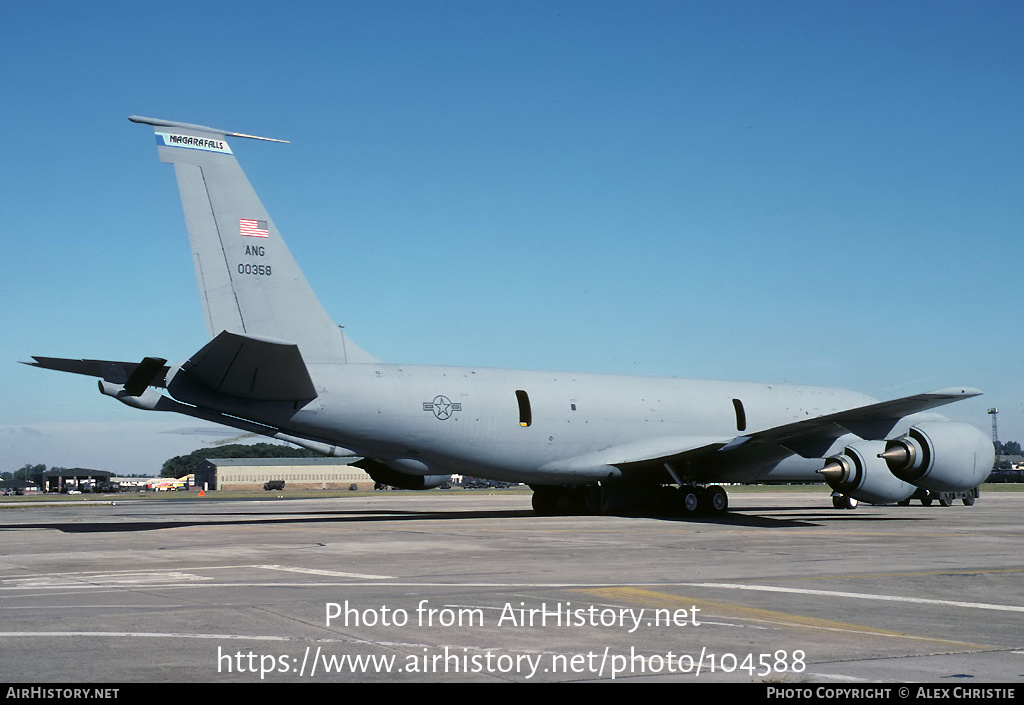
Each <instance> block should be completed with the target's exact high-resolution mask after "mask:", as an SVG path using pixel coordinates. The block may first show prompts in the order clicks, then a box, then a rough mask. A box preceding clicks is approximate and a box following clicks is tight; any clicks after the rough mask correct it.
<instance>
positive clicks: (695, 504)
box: [681, 487, 701, 515]
mask: <svg viewBox="0 0 1024 705" xmlns="http://www.w3.org/2000/svg"><path fill="white" fill-rule="evenodd" d="M682 493H683V494H682V497H681V499H682V502H681V504H682V507H683V513H684V514H687V515H689V514H696V513H697V510H698V509H700V504H701V502H700V495H699V494H698V493H697V490H695V489H694V488H692V487H684V488H683V489H682Z"/></svg>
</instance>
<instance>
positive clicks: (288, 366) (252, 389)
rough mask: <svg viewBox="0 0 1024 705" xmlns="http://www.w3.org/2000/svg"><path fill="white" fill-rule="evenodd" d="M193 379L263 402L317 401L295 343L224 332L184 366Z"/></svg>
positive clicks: (217, 390)
mask: <svg viewBox="0 0 1024 705" xmlns="http://www.w3.org/2000/svg"><path fill="white" fill-rule="evenodd" d="M181 369H182V371H184V372H185V373H186V374H187V375H188V376H189V377H191V378H192V379H193V380H195V381H196V382H198V383H199V384H201V385H202V386H204V387H206V388H207V389H209V390H211V391H214V392H217V393H219V394H227V395H229V396H233V397H240V398H242V399H259V400H261V401H308V400H310V399H315V398H316V389H315V388H314V387H313V380H312V379H310V377H309V370H307V369H306V363H305V362H304V361H303V359H302V354H301V353H300V352H299V347H298V346H297V345H295V344H293V343H281V342H277V341H272V340H263V339H259V338H252V337H248V336H244V335H239V334H237V333H229V332H228V331H223V332H221V333H220V335H218V336H217V337H216V338H214V339H213V340H211V341H210V342H209V343H207V344H206V345H205V346H204V347H203V348H202V350H200V351H199V352H197V353H196V354H195V355H193V356H192V357H191V358H189V360H188V362H186V363H185V364H184V365H182V368H181Z"/></svg>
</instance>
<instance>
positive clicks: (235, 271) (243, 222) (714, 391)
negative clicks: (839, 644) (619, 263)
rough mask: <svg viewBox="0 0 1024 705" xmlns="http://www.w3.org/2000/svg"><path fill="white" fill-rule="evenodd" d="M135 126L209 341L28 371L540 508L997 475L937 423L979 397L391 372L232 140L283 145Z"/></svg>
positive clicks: (941, 483) (679, 507) (414, 368)
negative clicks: (148, 144)
mask: <svg viewBox="0 0 1024 705" xmlns="http://www.w3.org/2000/svg"><path fill="white" fill-rule="evenodd" d="M129 119H130V120H131V121H132V122H136V123H142V124H146V125H151V126H153V128H154V131H155V134H156V142H157V151H158V153H159V156H160V160H161V161H163V162H166V163H170V164H173V165H174V171H175V175H176V176H177V181H178V188H179V191H180V194H181V201H182V205H183V207H184V211H185V223H186V225H187V227H188V234H189V239H190V241H191V245H192V254H193V260H194V264H195V270H196V278H197V280H198V283H199V291H200V294H201V297H202V303H203V310H204V312H205V315H206V326H207V331H208V333H209V342H208V343H207V344H206V345H205V346H203V347H202V348H201V349H200V350H199V351H198V352H196V353H195V354H194V355H193V356H192V357H190V358H189V359H188V360H186V361H184V362H182V363H180V364H173V365H168V364H167V361H166V360H165V359H163V358H158V357H147V358H144V359H143V360H141V361H140V362H116V361H106V360H73V359H63V358H49V357H34V360H35V362H32V363H27V364H31V365H35V366H37V367H44V368H48V369H53V370H60V371H64V372H73V373H77V374H84V375H90V376H94V377H98V378H100V381H99V388H100V391H101V392H102V393H103V394H106V395H108V396H112V397H114V398H115V399H118V400H119V401H121V402H123V403H125V404H127V405H129V406H132V407H135V408H138V409H145V410H152V411H172V412H177V413H179V414H185V415H187V416H192V417H195V418H199V419H204V420H207V421H212V422H216V423H219V424H224V425H226V426H230V427H233V428H236V429H241V430H244V431H248V432H255V433H259V434H262V435H264V436H269V437H271V438H276V439H279V440H283V441H288V442H290V443H294V444H297V445H299V446H303V447H305V448H311V449H313V450H316V451H319V452H321V453H324V454H325V455H331V456H338V457H345V458H350V459H351V461H352V464H354V465H357V466H359V467H362V468H363V469H365V470H366V471H367V472H368V473H369V474H370V475H371V476H372V477H373V478H374V479H375V480H377V481H379V482H383V483H386V484H389V485H393V486H398V487H402V488H407V489H427V488H431V487H436V486H438V485H440V484H442V483H443V482H446V481H447V480H448V479H449V477H450V475H451V473H464V474H467V475H472V476H474V477H481V478H489V479H494V480H506V481H512V482H525V483H528V484H529V485H530V486H531V487H532V488H533V492H534V494H533V507H534V509H535V511H536V512H537V513H539V514H555V513H563V512H564V513H584V512H588V513H612V512H620V511H635V510H636V508H637V507H639V508H641V509H642V510H645V511H646V510H650V509H653V510H654V511H663V510H666V509H668V510H670V511H674V512H678V513H682V514H692V513H695V512H697V511H701V510H706V511H710V512H724V511H726V509H727V506H728V497H727V495H726V492H725V490H724V489H723V488H722V487H721V486H720V484H721V483H773V482H807V481H821V480H824V481H825V482H827V483H828V484H829V485H830V486H831V487H832V489H833V490H834V491H835V492H836V493H837V495H838V496H841V497H843V498H844V500H843V501H844V502H849V503H850V504H853V503H854V501H855V500H860V501H865V502H869V503H876V504H883V503H891V502H899V501H903V500H906V499H907V498H908V497H909V496H910V495H911V494H912V493H914V492H915V491H916V490H917V489H918V488H923V489H926V490H932V491H959V490H966V489H968V488H972V487H975V486H976V485H977V484H979V483H980V482H981V481H982V480H983V479H984V478H985V477H986V476H987V474H988V473H989V471H990V470H991V468H992V464H993V460H994V457H993V447H992V443H991V442H990V440H989V439H988V438H987V437H986V436H985V435H984V434H983V433H982V432H981V431H979V430H978V429H976V428H974V427H973V426H970V425H967V424H962V423H956V422H952V421H949V420H947V419H945V418H943V417H941V416H938V415H937V414H935V413H934V412H931V411H930V410H931V409H934V408H935V407H938V406H941V405H943V404H948V403H950V402H954V401H958V400H960V399H966V398H969V397H973V396H976V395H977V394H980V392H978V391H977V390H974V389H967V388H953V389H943V390H940V391H935V392H930V393H926V394H917V395H915V396H910V397H904V398H902V399H895V400H892V401H883V402H879V401H877V400H875V399H872V398H870V397H867V396H865V395H863V394H858V393H856V392H852V391H847V390H843V389H831V388H823V387H804V386H793V385H788V384H781V385H779V384H753V383H742V382H728V381H709V380H690V379H659V378H651V377H626V376H616V375H598V374H582V373H573V372H537V371H521V370H497V369H487V368H475V367H437V366H421V365H401V364H389V363H383V362H379V361H377V360H376V359H375V358H373V357H372V356H371V355H369V354H367V353H366V352H364V351H363V350H362V349H360V348H359V347H358V346H357V345H355V343H353V342H352V341H351V340H350V339H349V338H348V336H346V335H345V333H344V332H343V331H342V330H341V329H340V328H339V327H338V326H336V325H335V324H334V323H333V322H332V321H331V319H330V318H329V317H328V315H327V313H326V312H325V311H324V309H323V307H322V306H321V305H320V302H319V301H318V300H317V298H316V296H315V295H314V294H313V291H312V289H311V288H310V286H309V284H308V283H307V282H306V279H305V277H304V276H303V274H302V272H301V271H300V269H299V267H298V265H297V264H296V262H295V260H294V259H293V258H292V255H291V253H290V252H289V251H288V248H287V247H286V245H285V242H284V240H283V239H282V238H281V234H280V233H279V232H278V230H277V228H276V227H275V226H274V222H273V220H271V218H270V215H269V214H268V213H267V211H266V209H265V208H264V207H263V204H262V203H261V202H260V200H259V198H258V197H257V195H256V193H255V191H254V190H253V188H252V186H251V185H250V184H249V181H248V179H247V178H246V177H245V174H244V173H243V172H242V169H241V167H240V166H239V164H238V162H237V160H236V159H235V156H234V153H233V152H232V150H231V147H230V146H229V145H228V142H227V138H228V137H232V138H233V137H244V138H250V139H260V140H266V139H267V138H263V137H255V136H253V135H244V134H239V133H235V132H228V131H226V130H217V129H214V128H210V127H203V126H200V125H190V124H185V123H178V122H170V121H167V120H156V119H152V118H144V117H138V116H133V117H131V118H129ZM269 141H275V142H280V141H282V140H269ZM834 503H835V504H836V506H844V505H843V504H842V503H840V502H834Z"/></svg>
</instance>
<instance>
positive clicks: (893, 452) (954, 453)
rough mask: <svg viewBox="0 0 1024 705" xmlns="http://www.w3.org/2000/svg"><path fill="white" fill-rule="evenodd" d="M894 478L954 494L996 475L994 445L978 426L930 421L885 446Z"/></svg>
mask: <svg viewBox="0 0 1024 705" xmlns="http://www.w3.org/2000/svg"><path fill="white" fill-rule="evenodd" d="M882 458H883V459H884V460H885V463H886V465H888V466H889V469H890V470H891V471H892V474H893V475H895V476H896V477H898V478H900V479H901V480H905V481H907V482H910V483H912V484H914V485H917V486H918V487H922V488H924V489H926V490H937V491H940V492H952V491H956V490H967V489H970V488H972V487H976V486H978V485H979V484H981V483H982V482H983V481H984V480H985V478H986V477H988V474H989V473H990V472H992V466H993V465H994V464H995V449H994V448H993V447H992V441H991V440H990V439H989V438H988V437H987V436H986V435H985V434H984V433H982V432H981V431H979V430H978V429H976V428H975V427H974V426H971V425H969V424H964V423H956V422H954V421H927V422H924V423H919V424H917V425H916V426H912V427H911V428H910V430H909V431H907V433H906V435H903V436H900V437H899V438H894V439H892V440H889V441H886V442H885V452H884V453H883V454H882Z"/></svg>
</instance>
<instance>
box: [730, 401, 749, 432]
mask: <svg viewBox="0 0 1024 705" xmlns="http://www.w3.org/2000/svg"><path fill="white" fill-rule="evenodd" d="M732 405H733V408H734V409H736V430H737V431H746V430H747V412H745V411H744V410H743V402H741V401H740V400H739V399H733V400H732Z"/></svg>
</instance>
